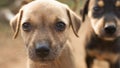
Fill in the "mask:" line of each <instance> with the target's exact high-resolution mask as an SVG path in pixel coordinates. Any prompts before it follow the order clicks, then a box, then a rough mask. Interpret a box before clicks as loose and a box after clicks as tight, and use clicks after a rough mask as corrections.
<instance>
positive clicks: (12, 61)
mask: <svg viewBox="0 0 120 68" xmlns="http://www.w3.org/2000/svg"><path fill="white" fill-rule="evenodd" d="M31 1H32V0H0V68H26V65H27V63H26V62H27V55H26V48H25V45H24V43H23V41H22V39H21V36H18V37H17V39H15V40H14V39H12V36H13V32H12V30H11V28H10V26H9V20H10V19H11V18H12V17H13V16H14V15H15V14H16V13H17V12H18V11H19V9H20V7H21V6H23V5H25V4H27V3H29V2H31ZM58 1H60V2H62V3H65V4H67V5H69V7H70V8H71V9H72V10H73V11H75V12H76V13H77V14H78V15H79V13H80V8H82V7H83V4H84V2H85V0H58ZM81 63H82V62H81V61H80V64H81ZM104 64H106V63H104V62H102V63H99V62H96V67H95V68H108V67H107V66H104ZM99 66H102V67H99Z"/></svg>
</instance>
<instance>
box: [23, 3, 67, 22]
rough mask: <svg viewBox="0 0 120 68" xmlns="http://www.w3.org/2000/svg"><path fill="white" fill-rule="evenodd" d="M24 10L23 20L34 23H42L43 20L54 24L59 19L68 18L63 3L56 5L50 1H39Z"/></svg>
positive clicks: (26, 6)
mask: <svg viewBox="0 0 120 68" xmlns="http://www.w3.org/2000/svg"><path fill="white" fill-rule="evenodd" d="M57 3H58V2H57ZM22 9H23V18H24V19H25V20H26V19H29V20H32V21H34V22H38V21H39V22H40V21H42V20H45V21H52V22H53V21H55V20H56V19H57V18H59V19H61V18H62V19H63V18H64V19H66V18H67V13H66V7H65V5H63V4H61V3H58V4H55V3H51V2H49V1H48V2H47V1H43V2H41V1H38V2H32V3H30V4H28V5H25V6H24V7H23V8H22ZM66 20H67V19H66Z"/></svg>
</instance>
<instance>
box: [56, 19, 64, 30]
mask: <svg viewBox="0 0 120 68" xmlns="http://www.w3.org/2000/svg"><path fill="white" fill-rule="evenodd" d="M65 28H66V24H65V23H64V22H62V21H61V22H57V23H56V24H55V29H56V30H57V31H64V30H65Z"/></svg>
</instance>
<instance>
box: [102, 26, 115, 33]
mask: <svg viewBox="0 0 120 68" xmlns="http://www.w3.org/2000/svg"><path fill="white" fill-rule="evenodd" d="M104 30H105V32H106V33H107V34H114V33H115V31H116V27H115V26H114V25H108V26H106V27H105V28H104Z"/></svg>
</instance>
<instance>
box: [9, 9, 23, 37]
mask: <svg viewBox="0 0 120 68" xmlns="http://www.w3.org/2000/svg"><path fill="white" fill-rule="evenodd" d="M22 14H23V11H22V10H21V11H20V12H19V13H18V14H17V15H16V16H15V17H14V18H13V19H12V20H10V26H11V27H12V29H13V31H14V36H13V38H14V39H15V38H16V37H17V35H18V32H19V29H20V22H21V19H22Z"/></svg>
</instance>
